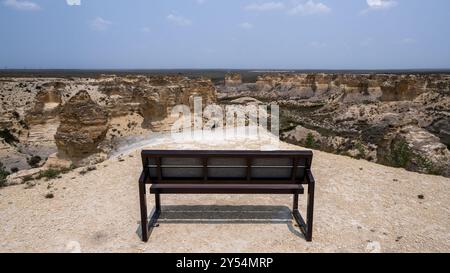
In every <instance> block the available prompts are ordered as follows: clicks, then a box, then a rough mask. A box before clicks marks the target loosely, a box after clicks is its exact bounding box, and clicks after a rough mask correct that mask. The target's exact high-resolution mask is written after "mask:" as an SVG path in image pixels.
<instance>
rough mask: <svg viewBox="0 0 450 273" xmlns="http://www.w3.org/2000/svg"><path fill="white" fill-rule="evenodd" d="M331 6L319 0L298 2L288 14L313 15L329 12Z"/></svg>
mask: <svg viewBox="0 0 450 273" xmlns="http://www.w3.org/2000/svg"><path fill="white" fill-rule="evenodd" d="M330 12H331V8H330V7H328V6H327V5H325V4H324V3H321V2H317V3H316V2H314V1H313V0H309V1H308V2H306V3H304V4H303V3H302V4H298V5H296V6H295V7H294V8H293V9H291V10H290V11H289V14H301V15H313V14H325V13H330Z"/></svg>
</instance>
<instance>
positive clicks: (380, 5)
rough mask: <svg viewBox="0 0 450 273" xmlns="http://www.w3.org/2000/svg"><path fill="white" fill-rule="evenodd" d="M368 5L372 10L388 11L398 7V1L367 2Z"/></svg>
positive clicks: (377, 0)
mask: <svg viewBox="0 0 450 273" xmlns="http://www.w3.org/2000/svg"><path fill="white" fill-rule="evenodd" d="M367 5H369V8H371V9H388V8H393V7H395V6H396V5H397V1H394V0H367Z"/></svg>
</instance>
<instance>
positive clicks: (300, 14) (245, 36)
mask: <svg viewBox="0 0 450 273" xmlns="http://www.w3.org/2000/svg"><path fill="white" fill-rule="evenodd" d="M449 26H450V1H448V0H427V1H425V0H395V1H394V0H284V1H283V0H279V1H276V0H273V1H271V0H268V1H264V0H131V1H130V0H0V68H81V69H82V68H98V69H101V68H112V69H145V68H243V69H245V68H248V69H254V68H261V69H262V68H266V69H270V68H273V69H408V68H450V27H449Z"/></svg>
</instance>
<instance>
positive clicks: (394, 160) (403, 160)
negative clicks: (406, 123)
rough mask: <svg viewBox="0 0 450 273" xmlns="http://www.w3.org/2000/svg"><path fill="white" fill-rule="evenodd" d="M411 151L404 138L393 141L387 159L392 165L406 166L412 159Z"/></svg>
mask: <svg viewBox="0 0 450 273" xmlns="http://www.w3.org/2000/svg"><path fill="white" fill-rule="evenodd" d="M412 157H413V152H412V151H411V148H409V145H408V143H407V142H406V141H405V140H400V141H398V142H395V143H394V145H393V147H392V148H391V154H390V156H389V161H390V163H391V164H392V165H393V166H394V167H402V168H405V167H407V166H408V165H409V164H410V163H411V160H412Z"/></svg>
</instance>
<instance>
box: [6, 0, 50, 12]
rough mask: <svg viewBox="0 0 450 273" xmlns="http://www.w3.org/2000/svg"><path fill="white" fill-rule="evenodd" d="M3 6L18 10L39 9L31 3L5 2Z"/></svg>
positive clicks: (16, 0) (10, 0)
mask: <svg viewBox="0 0 450 273" xmlns="http://www.w3.org/2000/svg"><path fill="white" fill-rule="evenodd" d="M3 5H5V6H7V7H10V8H13V9H18V10H40V9H41V7H40V6H39V5H38V4H36V3H34V2H31V1H19V0H5V1H3Z"/></svg>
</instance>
